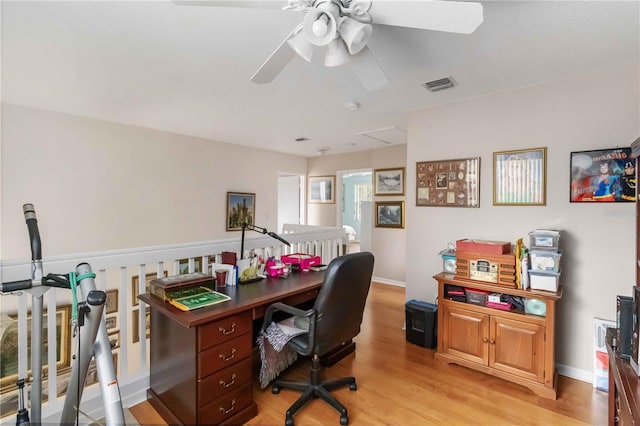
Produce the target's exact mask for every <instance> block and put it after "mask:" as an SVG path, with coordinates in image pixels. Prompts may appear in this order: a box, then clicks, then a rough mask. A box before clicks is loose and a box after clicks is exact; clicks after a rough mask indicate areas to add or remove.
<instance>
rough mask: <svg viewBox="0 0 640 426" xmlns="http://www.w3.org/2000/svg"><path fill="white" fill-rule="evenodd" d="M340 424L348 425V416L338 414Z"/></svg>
mask: <svg viewBox="0 0 640 426" xmlns="http://www.w3.org/2000/svg"><path fill="white" fill-rule="evenodd" d="M340 424H341V425H343V426H344V425H348V424H349V417H348V416H340Z"/></svg>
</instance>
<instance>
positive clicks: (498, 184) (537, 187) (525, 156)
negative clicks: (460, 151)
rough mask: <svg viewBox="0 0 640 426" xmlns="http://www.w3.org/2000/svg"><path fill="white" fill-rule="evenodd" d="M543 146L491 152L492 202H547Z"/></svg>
mask: <svg viewBox="0 0 640 426" xmlns="http://www.w3.org/2000/svg"><path fill="white" fill-rule="evenodd" d="M546 197H547V148H546V147H543V148H532V149H519V150H515V151H501V152H494V153H493V205H494V206H509V205H511V206H544V205H546V204H547V199H546Z"/></svg>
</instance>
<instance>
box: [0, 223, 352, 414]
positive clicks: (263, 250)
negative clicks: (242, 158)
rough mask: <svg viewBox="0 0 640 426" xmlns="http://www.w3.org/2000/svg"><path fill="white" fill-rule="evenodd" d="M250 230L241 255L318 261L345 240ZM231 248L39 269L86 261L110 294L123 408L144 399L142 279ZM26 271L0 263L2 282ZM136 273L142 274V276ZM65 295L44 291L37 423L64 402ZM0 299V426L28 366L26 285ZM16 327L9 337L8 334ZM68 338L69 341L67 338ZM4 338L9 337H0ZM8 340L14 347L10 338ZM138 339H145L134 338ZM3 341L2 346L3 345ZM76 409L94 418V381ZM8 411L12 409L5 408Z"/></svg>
mask: <svg viewBox="0 0 640 426" xmlns="http://www.w3.org/2000/svg"><path fill="white" fill-rule="evenodd" d="M250 234H251V233H250V232H248V233H247V237H246V241H245V255H246V254H247V253H249V252H250V251H252V250H253V251H254V252H255V254H257V255H262V256H263V257H265V258H266V257H268V256H281V255H283V254H290V253H308V254H314V255H318V256H321V258H322V262H323V263H325V264H327V263H329V262H330V261H331V259H333V258H335V257H337V256H339V255H341V254H343V242H344V240H345V232H344V230H343V229H342V228H330V227H305V228H298V229H296V232H293V233H287V234H283V237H284V238H285V239H286V240H287V241H289V242H290V243H291V247H286V246H284V245H282V243H280V242H279V241H277V240H275V239H273V238H271V237H268V236H265V235H262V236H259V237H257V238H256V237H252V236H251V235H250ZM239 247H240V239H239V238H233V239H225V240H216V241H206V242H196V243H187V244H174V245H169V246H155V247H143V248H137V249H123V250H110V251H104V252H94V253H82V254H76V255H68V256H56V257H51V258H45V259H44V261H43V269H44V273H45V274H47V273H63V274H66V273H69V272H70V271H74V270H75V267H76V265H77V264H78V263H80V262H86V263H88V264H90V265H91V267H92V269H93V271H94V272H95V273H96V286H97V287H98V289H101V290H105V291H107V294H108V296H111V297H113V300H115V301H116V304H115V306H114V307H113V308H112V309H110V310H109V312H108V313H106V314H105V315H106V319H107V322H108V323H109V325H108V326H107V331H108V333H109V336H110V340H111V339H113V340H114V344H115V346H116V349H114V353H115V354H117V359H116V364H117V365H116V369H117V372H118V382H119V384H120V391H121V395H122V402H123V406H125V407H129V406H131V405H134V404H137V403H139V402H140V401H142V400H144V399H146V390H147V388H148V387H149V362H148V360H149V353H148V352H149V348H148V340H147V339H145V338H144V337H143V336H146V332H147V317H146V310H147V307H146V304H145V303H143V302H139V301H138V300H137V298H136V294H141V293H144V292H146V286H147V285H148V281H150V280H151V279H152V278H154V277H156V276H158V274H166V275H177V274H179V273H181V272H182V273H184V272H194V271H203V272H208V271H209V265H210V264H211V263H212V259H213V256H214V255H216V254H219V253H222V252H223V251H231V252H237V251H238V249H239ZM45 251H46V246H45ZM30 271H31V264H30V260H28V259H24V260H15V261H0V278H1V280H2V281H3V282H8V281H15V280H23V279H28V278H29V277H30ZM139 277H145V279H140V278H139ZM71 300H72V297H71V293H70V291H69V290H64V289H54V288H52V289H50V290H48V291H47V292H46V293H45V295H44V310H45V312H47V311H49V309H50V311H56V315H51V316H49V315H47V316H46V318H45V322H44V325H45V326H46V328H47V331H46V333H43V338H44V339H46V340H47V341H48V342H49V344H48V345H47V347H48V352H47V353H44V354H43V362H44V363H46V364H47V365H48V366H50V368H48V371H46V374H45V375H46V377H45V378H43V382H42V383H43V385H42V387H43V389H42V395H43V401H44V400H45V398H46V397H47V396H51V395H53V397H49V398H48V401H47V402H46V403H43V407H42V421H43V423H49V422H51V423H56V422H57V419H59V417H60V413H61V411H62V406H63V403H64V388H65V387H66V381H67V377H68V376H65V374H67V375H68V373H69V372H68V366H69V365H70V362H69V360H70V356H71V354H72V353H73V349H72V348H70V347H69V346H70V343H69V342H66V343H65V342H61V345H60V346H61V347H60V348H58V345H57V339H56V335H57V334H58V335H62V336H68V335H69V333H68V331H66V332H65V330H63V329H62V325H65V326H68V324H62V323H63V322H64V321H66V320H67V317H66V316H65V314H64V312H65V309H64V307H65V306H67V305H68V304H70V303H71ZM0 301H1V312H0V314H1V315H0V319H1V320H2V321H1V322H0V339H2V341H0V345H3V347H2V354H3V360H2V361H3V362H5V363H6V362H9V364H12V363H13V369H12V371H9V372H6V371H5V370H6V369H5V370H3V376H5V378H4V379H3V381H2V382H1V383H0V385H1V386H2V393H0V415H1V416H3V417H2V418H1V419H0V425H8V424H14V423H15V408H16V407H17V395H18V393H17V389H16V388H15V380H16V378H17V377H18V376H19V377H26V375H27V372H28V370H30V364H29V360H28V355H27V347H28V334H30V333H29V332H28V329H29V327H28V314H29V310H30V304H31V295H30V293H29V292H27V291H25V292H22V293H20V294H15V293H14V294H10V295H7V294H4V295H2V297H1V298H0ZM48 308H49V309H48ZM105 311H106V309H105ZM56 321H57V323H56ZM16 324H17V327H16ZM136 324H137V325H136ZM16 329H17V338H16V336H15V333H16ZM63 338H64V337H63ZM68 340H69V341H70V339H68ZM9 341H10V343H7V342H9ZM16 341H17V348H16V347H15V345H14V344H13V343H14V342H16ZM141 342H145V343H146V344H141ZM5 344H6V346H4V345H5ZM9 346H11V347H12V348H13V351H11V350H9V349H10V348H9ZM10 354H13V355H16V354H17V375H15V376H13V374H15V371H14V370H15V361H16V360H15V359H13V360H8V359H4V357H7V356H9V355H10ZM6 365H8V364H6ZM0 367H1V365H0ZM25 395H26V392H25ZM28 402H29V401H28V398H27V403H28ZM81 410H82V411H83V412H84V413H87V414H89V415H90V416H91V417H93V418H100V417H102V416H103V415H104V413H103V410H102V406H101V396H100V389H99V387H98V386H93V385H90V386H88V387H87V388H86V389H85V391H84V395H83V402H82V404H81ZM12 412H14V414H11V413H12ZM81 417H82V416H81ZM88 422H89V421H88V420H87V423H88Z"/></svg>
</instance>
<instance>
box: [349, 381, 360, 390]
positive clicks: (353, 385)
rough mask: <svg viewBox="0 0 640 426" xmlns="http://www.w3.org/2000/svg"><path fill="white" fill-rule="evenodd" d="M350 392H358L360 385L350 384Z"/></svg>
mask: <svg viewBox="0 0 640 426" xmlns="http://www.w3.org/2000/svg"><path fill="white" fill-rule="evenodd" d="M349 390H352V391H354V390H358V385H356V384H355V383H352V384H350V385H349Z"/></svg>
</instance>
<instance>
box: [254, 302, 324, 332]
mask: <svg viewBox="0 0 640 426" xmlns="http://www.w3.org/2000/svg"><path fill="white" fill-rule="evenodd" d="M278 311H281V312H285V313H287V314H289V315H295V316H297V317H311V318H312V319H311V321H313V322H315V321H314V320H315V315H314V313H315V311H314V310H313V309H309V310H307V311H303V310H302V309H298V308H296V307H293V306H289V305H286V304H284V303H281V302H276V303H273V304H271V305H269V307H267V311H266V312H265V314H264V321H263V322H262V330H263V331H264V330H266V329H267V327H268V326H269V324H271V321H273V320H272V317H273V314H274V313H276V312H278Z"/></svg>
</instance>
